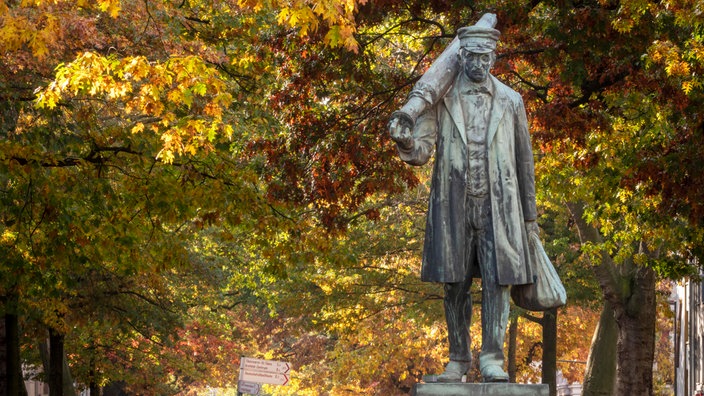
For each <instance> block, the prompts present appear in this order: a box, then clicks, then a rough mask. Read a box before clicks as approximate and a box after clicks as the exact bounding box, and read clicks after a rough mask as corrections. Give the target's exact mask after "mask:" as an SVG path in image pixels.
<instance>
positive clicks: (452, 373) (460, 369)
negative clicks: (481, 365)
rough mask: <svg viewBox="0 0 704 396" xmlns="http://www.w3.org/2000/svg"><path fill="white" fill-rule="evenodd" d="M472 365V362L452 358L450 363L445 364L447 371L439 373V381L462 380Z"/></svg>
mask: <svg viewBox="0 0 704 396" xmlns="http://www.w3.org/2000/svg"><path fill="white" fill-rule="evenodd" d="M471 365H472V364H471V363H470V362H460V361H457V360H450V363H448V364H447V366H445V372H444V373H442V374H440V375H438V382H461V381H462V376H463V375H465V374H467V370H469V368H470V367H471Z"/></svg>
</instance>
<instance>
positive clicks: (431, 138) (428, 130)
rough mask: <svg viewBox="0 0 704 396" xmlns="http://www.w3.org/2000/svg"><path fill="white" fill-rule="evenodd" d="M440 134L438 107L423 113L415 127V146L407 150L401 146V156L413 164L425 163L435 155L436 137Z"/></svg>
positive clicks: (399, 148)
mask: <svg viewBox="0 0 704 396" xmlns="http://www.w3.org/2000/svg"><path fill="white" fill-rule="evenodd" d="M437 134H438V117H437V109H436V107H432V108H430V109H428V110H427V111H426V112H424V113H423V114H421V115H420V116H419V117H418V120H417V121H416V125H415V127H414V128H413V147H412V148H410V149H408V150H405V149H403V148H401V147H399V146H397V147H398V155H399V157H400V158H401V159H402V160H403V161H405V162H407V163H409V164H411V165H424V164H425V163H427V162H428V160H429V159H430V157H431V156H432V155H433V150H434V147H435V139H436V137H437Z"/></svg>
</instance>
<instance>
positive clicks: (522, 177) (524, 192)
mask: <svg viewBox="0 0 704 396" xmlns="http://www.w3.org/2000/svg"><path fill="white" fill-rule="evenodd" d="M515 118H516V119H515V120H514V126H515V134H516V166H517V167H518V172H517V177H518V186H519V188H520V195H521V204H522V206H523V219H524V220H525V221H532V220H536V219H537V218H538V210H537V207H536V203H535V165H534V162H533V147H532V146H531V143H530V133H529V131H528V118H527V117H526V109H525V106H524V105H523V99H522V98H521V96H520V95H518V103H517V106H516V112H515Z"/></svg>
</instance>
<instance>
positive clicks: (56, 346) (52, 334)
mask: <svg viewBox="0 0 704 396" xmlns="http://www.w3.org/2000/svg"><path fill="white" fill-rule="evenodd" d="M63 356H64V336H63V335H61V334H59V333H58V332H56V331H55V330H53V329H49V370H48V371H47V372H48V374H49V376H48V378H49V379H48V381H49V396H64V386H63V379H64V362H63Z"/></svg>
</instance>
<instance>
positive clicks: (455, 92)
mask: <svg viewBox="0 0 704 396" xmlns="http://www.w3.org/2000/svg"><path fill="white" fill-rule="evenodd" d="M458 81H459V78H458V79H456V80H455V83H454V84H453V86H452V88H450V91H449V92H448V93H447V95H445V98H444V101H445V107H447V111H448V112H449V113H450V117H452V121H454V122H455V126H456V127H457V131H458V132H459V134H460V137H461V138H462V141H463V142H464V144H465V145H467V136H465V133H464V131H465V129H464V115H463V114H462V104H461V102H460V87H459V86H460V84H458V83H457V82H458Z"/></svg>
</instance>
